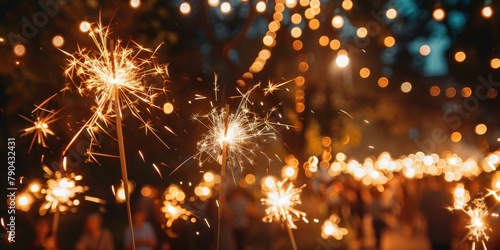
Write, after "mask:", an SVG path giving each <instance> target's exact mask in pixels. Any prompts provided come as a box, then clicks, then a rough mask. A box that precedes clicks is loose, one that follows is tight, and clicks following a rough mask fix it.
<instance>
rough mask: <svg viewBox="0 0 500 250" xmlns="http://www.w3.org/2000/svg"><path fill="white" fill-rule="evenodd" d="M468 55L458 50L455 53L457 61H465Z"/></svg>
mask: <svg viewBox="0 0 500 250" xmlns="http://www.w3.org/2000/svg"><path fill="white" fill-rule="evenodd" d="M465 58H466V55H465V53H464V52H463V51H458V52H457V53H455V61H457V62H463V61H465Z"/></svg>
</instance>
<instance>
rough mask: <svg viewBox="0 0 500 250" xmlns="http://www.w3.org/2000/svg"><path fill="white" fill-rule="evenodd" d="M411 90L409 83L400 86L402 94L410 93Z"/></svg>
mask: <svg viewBox="0 0 500 250" xmlns="http://www.w3.org/2000/svg"><path fill="white" fill-rule="evenodd" d="M411 88H412V86H411V83H409V82H404V83H402V84H401V91H402V92H403V93H409V92H410V91H411Z"/></svg>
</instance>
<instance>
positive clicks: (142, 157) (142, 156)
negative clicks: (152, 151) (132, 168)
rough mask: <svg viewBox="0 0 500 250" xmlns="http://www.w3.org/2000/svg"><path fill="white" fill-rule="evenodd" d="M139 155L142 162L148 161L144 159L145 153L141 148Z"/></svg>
mask: <svg viewBox="0 0 500 250" xmlns="http://www.w3.org/2000/svg"><path fill="white" fill-rule="evenodd" d="M139 155H140V156H141V159H142V162H144V163H145V162H146V161H145V160H144V155H143V154H142V152H141V150H139Z"/></svg>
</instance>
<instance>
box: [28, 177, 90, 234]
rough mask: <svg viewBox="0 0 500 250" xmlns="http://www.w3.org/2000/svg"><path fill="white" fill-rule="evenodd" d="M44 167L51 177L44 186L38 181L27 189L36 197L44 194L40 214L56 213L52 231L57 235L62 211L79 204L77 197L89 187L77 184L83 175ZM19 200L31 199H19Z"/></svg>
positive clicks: (71, 208)
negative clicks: (53, 170)
mask: <svg viewBox="0 0 500 250" xmlns="http://www.w3.org/2000/svg"><path fill="white" fill-rule="evenodd" d="M43 169H44V170H45V172H46V173H47V175H48V178H49V179H48V180H47V183H46V185H44V186H42V185H40V184H39V183H38V182H33V183H32V184H31V185H30V186H29V187H28V189H27V191H29V192H31V193H33V195H34V196H35V197H39V196H40V194H41V195H43V197H44V202H43V204H42V205H41V206H40V209H39V212H40V215H45V214H46V213H47V212H50V213H53V214H54V219H53V224H52V233H53V234H54V235H57V229H58V226H59V216H60V213H61V212H66V211H71V210H73V209H74V208H75V207H76V206H78V205H79V204H80V200H78V199H77V195H79V194H82V193H84V192H85V191H87V190H88V188H87V187H85V186H80V185H78V184H77V182H78V181H80V180H82V176H81V175H75V174H74V173H71V174H68V173H61V172H59V171H56V172H52V171H51V170H50V169H49V168H48V167H44V168H43ZM21 198H22V197H20V199H21ZM27 198H28V197H27ZM19 202H20V203H24V202H29V201H28V200H26V201H21V200H19ZM26 205H28V204H26Z"/></svg>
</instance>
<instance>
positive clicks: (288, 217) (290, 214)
mask: <svg viewBox="0 0 500 250" xmlns="http://www.w3.org/2000/svg"><path fill="white" fill-rule="evenodd" d="M305 186H306V185H305V184H304V185H302V186H301V187H299V188H296V187H295V186H294V185H293V183H292V182H289V181H288V179H283V180H281V181H277V180H276V179H274V178H273V177H267V178H265V179H264V181H263V185H262V190H263V193H264V195H265V196H266V197H265V198H262V199H261V202H262V204H263V205H264V206H267V208H266V210H265V212H266V216H264V218H263V219H262V220H263V221H264V222H273V221H274V220H278V221H281V222H283V223H284V224H285V226H286V228H287V231H288V234H289V236H290V241H291V243H292V248H293V249H297V244H296V243H295V238H294V236H293V233H292V230H291V229H296V228H297V226H296V225H295V223H294V221H296V220H299V219H300V218H302V220H304V221H305V222H307V219H306V217H305V216H306V213H304V212H302V211H300V210H297V209H295V208H294V207H295V206H297V205H299V204H301V203H302V202H301V200H300V193H301V192H302V189H303V188H304V187H305Z"/></svg>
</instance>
